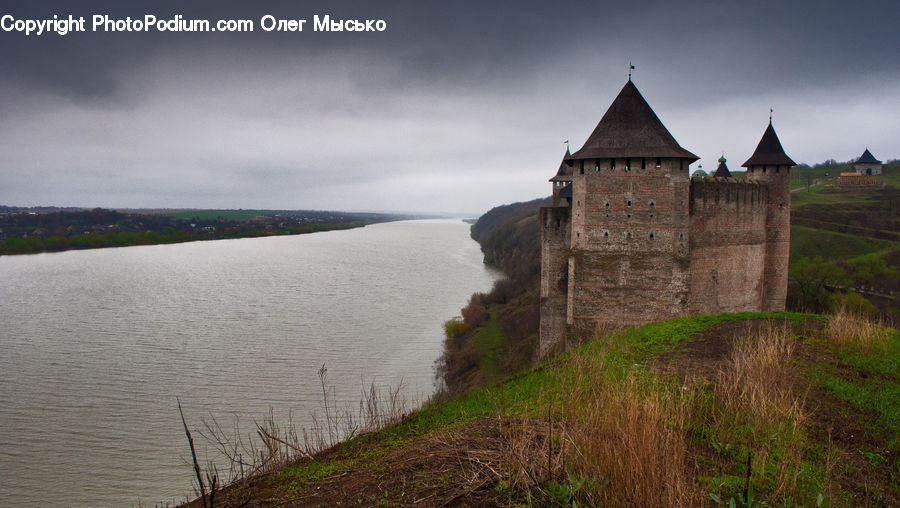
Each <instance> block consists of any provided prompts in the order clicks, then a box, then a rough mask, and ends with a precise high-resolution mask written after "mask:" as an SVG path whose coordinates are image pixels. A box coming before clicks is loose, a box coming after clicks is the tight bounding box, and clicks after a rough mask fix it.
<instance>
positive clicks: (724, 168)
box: [713, 155, 731, 178]
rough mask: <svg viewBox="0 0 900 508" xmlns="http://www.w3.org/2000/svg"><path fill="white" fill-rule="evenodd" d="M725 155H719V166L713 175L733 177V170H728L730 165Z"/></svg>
mask: <svg viewBox="0 0 900 508" xmlns="http://www.w3.org/2000/svg"><path fill="white" fill-rule="evenodd" d="M725 160H726V159H725V156H724V155H723V156H721V157H719V167H717V168H716V172H715V173H713V176H716V177H719V178H731V171H729V170H728V165H727V164H725Z"/></svg>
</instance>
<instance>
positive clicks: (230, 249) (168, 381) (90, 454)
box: [0, 220, 497, 506]
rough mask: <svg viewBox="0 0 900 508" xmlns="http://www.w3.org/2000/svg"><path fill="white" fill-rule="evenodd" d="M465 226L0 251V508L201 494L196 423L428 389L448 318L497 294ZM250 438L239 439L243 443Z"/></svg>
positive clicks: (245, 422) (246, 424) (302, 412)
mask: <svg viewBox="0 0 900 508" xmlns="http://www.w3.org/2000/svg"><path fill="white" fill-rule="evenodd" d="M468 231H469V227H468V225H467V224H465V223H463V222H461V221H456V220H429V221H404V222H393V223H385V224H376V225H372V226H367V227H365V228H360V229H353V230H347V231H331V232H324V233H315V234H309V235H300V236H285V237H271V238H256V239H239V240H219V241H211V242H194V243H184V244H177V245H156V246H144V247H127V248H117V249H98V250H88V251H69V252H62V253H53V254H37V255H29V256H2V257H0V280H2V281H3V284H2V285H0V506H138V505H145V506H146V505H150V506H152V505H153V504H155V503H177V502H180V501H183V500H184V499H185V496H187V495H189V494H190V493H191V490H192V487H191V480H192V469H191V466H190V451H189V448H188V445H187V440H186V438H185V436H184V430H183V428H182V426H181V420H180V417H179V414H178V408H177V404H176V398H178V399H180V400H181V404H182V406H183V407H184V413H185V417H186V418H187V420H188V423H189V425H190V427H191V428H193V429H196V428H198V427H199V426H200V420H201V419H209V418H211V417H215V418H216V419H217V420H218V421H220V422H224V424H225V425H226V426H228V427H230V426H231V425H232V423H233V422H234V421H235V420H237V421H238V422H240V425H241V426H242V430H246V431H248V432H249V431H252V430H253V421H254V420H256V421H259V420H261V419H262V418H263V417H265V416H266V415H267V414H268V413H269V411H270V410H273V411H274V412H275V414H276V417H277V418H281V419H282V420H283V419H284V418H286V416H287V415H288V413H290V415H291V417H292V419H293V421H294V423H296V424H298V425H299V426H305V425H308V423H309V420H308V418H309V415H310V414H311V413H312V412H313V411H321V402H322V387H321V385H320V381H319V377H318V371H319V368H320V367H321V366H322V365H323V364H324V365H325V366H326V367H327V369H328V374H327V381H328V386H329V389H330V390H331V392H330V396H331V397H332V398H333V401H334V402H335V403H340V404H345V405H346V404H355V403H356V402H357V401H358V400H359V396H360V392H361V389H362V387H363V385H367V384H368V383H370V382H375V384H376V385H378V386H380V387H388V386H392V387H396V386H402V392H401V393H402V395H403V398H404V399H405V400H407V401H408V403H409V404H410V405H414V404H416V403H417V402H421V401H422V400H424V399H425V398H427V397H428V396H429V395H430V394H431V393H432V392H433V390H434V374H433V362H434V360H435V359H436V358H437V357H438V356H439V354H440V350H441V341H442V337H443V333H442V332H443V330H442V323H443V321H444V320H446V319H449V318H451V317H453V316H455V315H457V314H458V313H459V309H460V307H462V306H463V305H464V304H465V303H466V301H467V299H468V297H469V295H470V294H471V293H472V292H474V291H486V290H487V289H488V288H489V287H490V286H491V284H492V283H493V281H494V280H495V278H496V277H497V274H496V273H494V272H492V271H490V270H488V269H486V268H485V267H484V265H483V263H482V256H481V252H480V250H479V247H478V244H477V243H475V242H474V241H473V240H472V239H471V238H470V237H469V235H468ZM245 433H246V432H245ZM195 440H196V441H198V444H199V445H200V450H199V451H200V453H199V455H200V457H199V458H200V461H201V462H205V461H206V460H207V459H214V458H215V456H214V453H213V450H212V449H211V448H207V447H206V446H205V442H204V441H203V440H202V439H198V438H197V437H196V436H195Z"/></svg>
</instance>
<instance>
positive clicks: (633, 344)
mask: <svg viewBox="0 0 900 508" xmlns="http://www.w3.org/2000/svg"><path fill="white" fill-rule="evenodd" d="M821 318H822V316H816V315H810V314H798V313H790V312H768V313H750V312H745V313H737V314H717V315H703V316H691V317H684V318H678V319H673V320H669V321H663V322H656V323H650V324H647V325H644V326H640V327H636V328H632V329H627V330H623V331H621V332H617V333H614V334H612V335H609V336H606V337H603V338H600V339H598V340H596V341H593V342H590V343H587V344H584V345H582V346H580V347H579V348H576V349H575V350H573V351H570V352H567V353H564V354H562V355H560V356H558V357H556V358H555V359H553V360H550V361H549V362H546V363H544V364H541V365H539V366H536V367H533V368H530V369H527V370H524V371H522V372H520V373H518V374H516V375H513V376H511V377H508V378H506V379H505V380H502V381H500V382H498V383H496V384H493V385H491V386H489V387H487V388H483V389H479V390H476V391H473V392H470V393H467V394H464V395H461V396H457V397H453V398H449V399H448V398H443V399H441V398H438V399H435V400H432V401H430V402H428V403H426V404H425V405H424V406H423V407H422V408H420V409H419V410H416V411H414V412H413V413H412V414H411V415H410V416H409V417H408V418H406V419H405V420H404V421H403V422H401V423H398V424H395V425H392V426H390V427H388V428H386V429H383V430H381V431H379V432H377V433H374V434H366V435H362V436H358V437H357V438H355V439H353V440H351V441H348V442H345V443H342V444H340V445H339V447H338V448H337V451H336V452H333V453H332V455H331V456H330V459H328V460H319V461H305V462H300V463H298V464H296V465H294V466H291V467H289V468H288V469H286V470H284V471H283V472H281V473H278V474H275V475H273V476H272V478H280V479H281V480H282V481H284V480H290V481H296V482H301V483H308V482H315V481H316V480H318V479H321V478H325V477H327V476H330V475H334V474H340V473H341V472H342V471H345V470H350V469H354V470H356V469H360V468H363V469H371V470H379V468H384V467H385V466H384V464H383V463H382V462H381V459H382V457H384V455H385V454H384V452H385V451H387V450H390V449H395V448H397V447H401V446H403V445H404V444H406V443H410V442H411V441H412V440H413V439H414V438H416V437H418V436H424V435H429V434H431V433H434V432H437V431H446V430H451V429H454V428H459V427H461V426H464V425H466V424H467V423H469V422H471V421H473V420H474V419H476V418H479V417H483V416H495V415H497V414H498V413H499V414H504V415H507V416H541V415H543V416H546V410H547V407H548V403H547V401H559V400H563V399H564V398H565V397H567V396H568V395H569V394H571V393H572V389H573V387H572V386H567V385H566V384H565V383H567V381H566V380H567V379H569V380H571V379H572V377H571V376H569V374H570V369H573V368H574V367H573V365H575V364H577V363H578V362H570V361H569V360H570V359H574V358H573V357H575V356H582V357H586V358H592V359H597V360H598V361H597V362H596V363H591V365H602V366H603V371H602V372H597V373H596V375H597V376H598V377H600V378H605V379H607V380H609V382H611V383H616V382H617V380H622V379H624V378H626V377H627V376H629V373H631V374H637V375H638V376H640V377H641V379H645V380H646V381H647V382H646V385H644V383H643V382H642V383H641V386H646V387H647V389H648V390H649V389H656V388H654V387H658V388H659V389H662V390H669V389H672V388H673V387H672V386H671V385H670V381H671V380H670V379H669V378H667V377H659V376H657V375H656V374H654V373H653V371H651V369H650V368H649V366H650V365H651V364H652V362H653V360H654V359H655V357H656V356H657V355H658V354H659V353H662V352H667V351H673V350H677V349H680V348H683V347H684V346H685V344H686V343H687V342H689V341H690V340H692V338H693V337H696V336H698V334H701V333H703V332H705V331H707V330H709V329H710V328H712V327H714V326H716V325H718V324H721V323H725V322H734V321H744V320H753V319H783V320H787V321H789V322H792V323H797V322H802V321H804V320H808V319H821ZM480 333H482V334H483V335H482V336H480V337H479V338H478V339H477V340H476V347H477V348H478V349H479V353H484V355H483V357H485V358H493V359H494V360H490V361H496V354H497V352H498V351H499V350H500V348H502V346H503V344H504V337H503V334H502V330H501V329H500V327H499V320H498V319H497V318H496V316H495V315H493V309H492V316H491V319H490V324H489V325H488V326H486V327H485V328H484V329H483V330H482V331H481V332H480ZM806 340H821V339H806ZM836 354H839V355H840V359H841V361H842V362H845V363H846V364H849V365H851V366H853V367H855V368H858V369H864V370H866V371H867V372H868V373H870V375H869V376H868V377H867V378H860V379H855V378H854V379H845V378H843V377H841V375H838V373H837V372H836V371H835V370H834V368H833V367H831V366H830V365H831V364H830V363H828V362H823V363H822V364H821V365H819V364H809V365H807V364H802V365H801V364H799V363H798V364H797V365H798V368H802V369H813V371H812V372H811V373H810V374H811V379H812V380H813V382H814V383H816V384H817V385H818V386H820V387H822V388H824V389H825V390H827V391H828V392H829V393H832V394H833V395H834V396H835V397H838V398H839V399H841V400H845V401H847V402H848V403H850V404H852V405H854V406H855V407H858V408H859V409H860V410H861V411H863V412H864V413H866V414H871V415H873V417H872V418H871V422H870V427H871V432H873V433H875V434H876V435H878V436H888V439H889V440H891V439H893V440H891V441H890V442H891V443H892V445H891V446H892V448H891V451H890V454H889V455H890V457H888V456H887V455H885V451H884V450H882V449H877V447H864V449H861V450H859V451H858V453H860V454H862V455H863V456H864V457H865V458H866V460H868V461H869V462H870V463H872V464H873V467H882V468H883V467H888V466H890V464H895V463H896V461H894V460H893V458H892V457H894V454H895V453H897V451H900V450H898V448H897V440H896V436H897V435H900V404H897V403H896V401H897V400H900V382H898V380H897V375H898V372H900V333H898V332H894V337H893V342H892V346H891V349H890V351H889V352H888V354H884V355H873V356H869V357H866V356H863V355H861V354H860V353H859V352H858V351H853V350H846V351H836ZM494 367H496V365H495V366H494ZM488 368H491V367H490V366H488ZM850 370H851V371H852V370H853V369H850ZM494 372H498V371H496V370H495V371H494ZM844 372H846V369H845V371H844ZM844 375H846V374H844ZM614 386H615V385H614ZM677 387H678V386H676V388H677ZM693 388H695V389H696V392H695V397H697V398H698V399H697V400H698V407H699V408H700V410H699V411H700V413H699V414H698V415H697V416H696V418H695V419H693V420H692V423H691V424H690V428H689V429H688V439H689V440H690V442H691V450H694V451H692V452H691V453H692V454H693V455H692V456H694V455H695V456H696V460H697V461H698V465H699V466H700V467H699V469H698V470H697V473H698V474H699V477H698V481H699V482H700V483H701V484H704V485H706V486H707V488H706V489H705V490H706V492H713V493H715V494H716V495H719V496H720V497H722V498H723V499H725V500H726V501H727V499H728V497H729V496H734V495H736V493H739V492H741V491H742V488H743V481H744V479H745V477H744V471H745V470H746V457H747V454H748V453H749V452H750V451H751V450H752V451H754V452H758V450H759V448H757V447H758V446H762V445H760V444H759V443H757V444H756V445H754V444H752V443H753V442H754V441H753V440H752V439H750V438H749V437H748V436H751V435H758V434H760V432H761V431H760V430H759V429H754V428H752V425H753V424H752V422H751V421H750V420H747V421H744V422H743V423H740V422H738V423H739V424H738V425H737V426H734V427H733V432H732V433H730V434H729V435H728V436H722V435H721V434H720V432H721V429H719V430H716V429H717V428H718V427H717V425H718V424H717V423H716V418H718V416H717V415H721V414H722V411H723V406H722V402H721V401H719V400H717V396H716V394H715V392H714V391H712V389H711V388H710V387H704V386H700V385H696V386H694V387H693ZM692 392H693V390H692ZM564 405H565V404H562V403H550V404H549V406H550V407H552V408H553V409H554V411H556V410H557V408H558V409H560V410H562V409H563V408H562V407H561V406H564ZM541 408H543V411H544V412H542V413H541V414H540V415H538V414H537V413H538V411H541ZM741 421H743V420H741ZM766 429H768V427H766ZM766 429H763V430H766ZM772 429H775V430H773V431H772V432H769V433H767V434H766V436H768V437H766V439H767V440H768V441H767V442H768V443H769V444H768V445H765V446H767V447H768V448H767V449H768V450H769V455H768V458H766V459H765V462H764V463H757V462H755V460H756V459H754V466H753V470H754V473H753V486H754V488H755V489H757V490H758V491H759V493H760V495H761V496H764V497H766V500H767V502H769V503H773V504H777V505H782V504H784V505H790V506H799V505H804V506H805V505H810V506H815V505H816V501H817V496H819V495H820V494H822V493H823V492H824V491H825V486H826V485H827V484H829V481H832V480H829V478H828V477H827V475H826V473H825V463H826V460H827V456H828V444H827V443H822V442H815V441H813V440H812V438H811V436H810V435H808V434H806V433H805V432H801V434H800V436H799V437H798V438H793V437H789V436H788V434H787V433H786V432H784V433H782V432H781V431H782V430H783V429H781V427H772ZM764 433H765V432H764ZM770 434H771V436H770ZM779 434H783V435H779ZM891 436H893V438H891ZM757 437H758V436H757ZM776 438H777V439H776ZM719 441H721V442H719ZM798 447H799V448H798ZM797 449H799V450H800V451H801V453H802V455H801V457H802V467H800V470H799V473H798V477H797V482H798V483H797V485H798V487H797V491H796V493H795V494H782V495H779V496H777V497H776V496H774V495H773V490H772V489H773V485H774V482H775V478H776V474H777V471H776V466H777V464H778V463H779V462H778V461H780V460H782V459H781V458H780V455H781V454H786V453H789V452H790V450H797ZM360 450H364V453H361V452H360ZM853 452H854V453H856V452H857V451H856V450H854V451H853ZM764 457H765V456H764ZM760 460H762V459H760ZM572 473H573V474H575V475H578V474H579V472H578V471H574V472H572ZM873 487H874V488H876V489H878V488H885V486H884V485H881V486H877V485H874V486H873ZM611 488H615V487H614V486H612V487H611ZM876 494H877V493H876ZM873 495H874V494H873ZM828 496H834V497H828ZM847 496H850V494H849V493H847V492H843V491H839V490H835V489H833V488H831V489H830V490H829V493H828V494H827V495H826V496H825V498H824V501H825V504H824V505H823V506H832V505H842V504H844V503H847V502H849V503H850V504H854V503H858V502H860V501H861V500H860V499H853V498H850V497H847ZM872 499H876V498H875V497H872ZM862 501H864V500H862Z"/></svg>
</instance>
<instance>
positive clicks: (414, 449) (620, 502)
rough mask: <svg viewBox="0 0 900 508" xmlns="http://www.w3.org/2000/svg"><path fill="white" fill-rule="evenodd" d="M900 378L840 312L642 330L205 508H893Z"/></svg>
mask: <svg viewBox="0 0 900 508" xmlns="http://www.w3.org/2000/svg"><path fill="white" fill-rule="evenodd" d="M898 372H900V334H898V332H896V331H893V330H890V329H886V328H881V327H878V326H875V325H870V324H868V323H866V322H864V321H860V320H858V319H857V318H854V317H852V316H850V315H847V314H841V315H839V316H836V317H834V318H830V319H828V318H824V317H820V316H815V315H804V314H793V313H766V314H753V313H743V314H722V315H713V316H693V317H687V318H680V319H675V320H671V321H666V322H660V323H652V324H648V325H645V326H642V327H638V328H632V329H628V330H624V331H621V332H618V333H615V334H612V335H608V336H605V337H601V338H598V339H597V340H595V341H593V342H590V343H588V344H585V345H583V346H582V347H580V348H578V349H576V350H574V351H572V352H570V353H567V354H564V355H562V356H560V357H558V358H556V359H555V360H553V361H551V362H549V363H545V364H542V365H539V366H537V367H536V368H532V369H529V370H526V371H522V372H520V373H519V374H517V375H514V376H512V377H509V378H507V379H506V380H504V381H502V382H500V383H496V384H492V385H491V386H489V387H485V388H482V389H479V390H475V391H472V392H470V393H467V394H464V395H461V396H457V397H454V398H450V399H447V400H442V401H434V402H431V403H429V404H426V405H425V407H423V408H422V409H420V410H417V411H414V412H413V413H411V414H409V415H407V416H406V417H405V418H403V419H402V421H400V422H399V423H396V424H393V425H390V426H388V427H386V428H384V429H383V430H381V431H378V432H374V433H368V434H363V435H360V436H358V437H356V438H354V439H352V440H350V441H347V442H343V443H340V444H338V445H336V446H334V447H332V448H330V449H328V450H325V451H323V452H320V453H317V454H313V455H310V456H308V457H303V458H300V456H301V455H302V454H300V453H295V454H294V457H295V458H293V459H290V460H287V461H286V462H285V465H283V466H278V467H276V468H272V469H270V470H263V471H259V472H258V473H256V474H254V475H251V476H249V477H238V478H237V481H236V482H235V483H233V484H232V485H231V486H230V487H229V488H227V489H225V490H224V491H221V492H218V493H217V494H216V496H215V501H216V502H217V503H218V504H217V506H337V505H345V506H347V505H353V506H522V505H532V506H714V505H718V504H727V505H731V506H762V505H764V504H766V505H785V506H826V507H830V506H866V505H872V506H892V505H893V506H896V505H897V504H898V503H900V406H898V405H897V404H896V400H898V398H900V378H898ZM304 435H305V434H304ZM282 436H285V435H284V434H283V435H282ZM285 442H288V441H285ZM270 443H272V444H273V447H272V448H275V449H276V452H275V453H282V452H283V451H287V450H288V447H287V446H282V445H280V444H278V443H277V442H274V441H270ZM272 448H270V449H269V452H270V453H271V452H272ZM263 450H265V448H263ZM193 506H201V500H196V501H195V502H194V503H193Z"/></svg>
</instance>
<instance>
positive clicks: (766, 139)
mask: <svg viewBox="0 0 900 508" xmlns="http://www.w3.org/2000/svg"><path fill="white" fill-rule="evenodd" d="M796 165H797V163H796V162H794V161H793V160H791V158H790V157H788V156H787V154H786V153H784V148H781V141H778V134H775V128H774V127H772V121H771V120H769V126H768V127H766V132H764V133H763V136H762V139H760V140H759V144H758V145H757V146H756V151H755V152H753V155H751V156H750V158H749V159H747V162H745V163H743V164H742V166H744V167H745V168H747V167H750V166H796Z"/></svg>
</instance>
